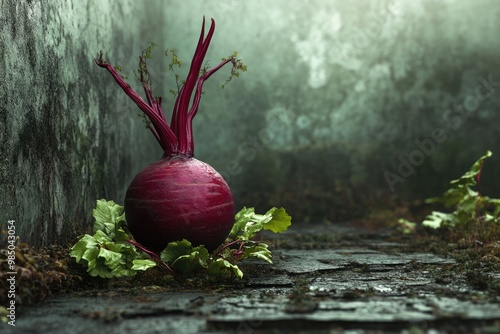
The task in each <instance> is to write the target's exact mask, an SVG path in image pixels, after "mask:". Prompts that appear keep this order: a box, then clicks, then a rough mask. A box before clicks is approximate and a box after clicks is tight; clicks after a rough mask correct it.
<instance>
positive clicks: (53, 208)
mask: <svg viewBox="0 0 500 334" xmlns="http://www.w3.org/2000/svg"><path fill="white" fill-rule="evenodd" d="M144 3H145V2H142V1H131V0H130V1H110V0H108V1H97V0H92V1H76V0H64V1H63V0H59V1H57V0H54V1H50V2H47V3H45V2H44V3H43V4H42V2H41V1H34V0H32V1H28V0H25V1H7V0H0V29H1V30H0V50H1V52H2V56H1V57H0V59H1V61H0V75H1V77H2V81H1V82H0V86H1V87H0V118H1V119H0V127H1V128H0V130H1V131H0V142H1V143H2V144H1V146H0V148H1V157H0V159H2V160H1V164H0V166H1V167H0V177H1V184H0V191H1V196H0V207H1V219H2V220H1V221H2V222H5V221H7V220H8V219H14V220H16V221H17V228H18V230H17V232H18V235H20V237H21V239H22V240H23V241H27V242H29V243H32V244H35V245H47V244H50V243H54V242H64V241H65V240H66V239H67V238H71V237H72V236H73V235H74V233H75V232H74V231H81V230H82V227H88V226H90V224H91V219H90V213H91V209H92V207H93V206H94V203H95V200H96V199H98V198H103V197H104V198H108V199H113V200H115V201H117V202H119V203H123V196H124V193H125V190H126V187H127V186H128V184H129V182H130V180H131V178H132V177H133V176H134V175H135V174H136V173H137V172H138V171H139V170H140V169H141V168H143V167H144V166H146V165H147V164H149V163H151V162H152V161H154V160H156V159H157V158H159V157H160V156H161V151H160V148H159V146H158V145H157V144H156V142H155V141H154V138H153V137H152V136H151V135H150V134H149V133H148V132H147V131H146V130H145V129H144V127H143V125H142V123H141V120H140V119H139V118H138V117H136V116H135V115H136V114H137V112H138V110H137V109H136V107H135V106H134V105H133V104H132V103H131V102H130V101H129V100H128V99H127V98H126V97H125V96H124V94H123V93H122V92H121V91H120V90H119V89H118V87H117V86H116V85H115V84H114V82H113V81H112V79H111V78H110V77H109V75H108V74H107V73H106V72H105V71H104V70H102V69H100V68H98V67H96V66H95V65H94V64H93V63H92V57H93V56H94V55H95V54H96V53H97V52H98V51H99V50H101V49H103V50H104V51H105V55H106V59H108V60H110V61H111V62H112V63H113V64H117V65H121V66H122V67H123V68H124V73H125V74H127V75H128V76H129V82H131V83H135V82H134V79H133V76H134V75H133V72H132V70H133V69H134V68H135V67H136V64H135V61H136V57H137V55H138V54H139V53H140V51H141V50H142V49H143V48H144V47H145V46H146V45H147V43H148V42H149V41H154V42H156V43H157V44H158V45H159V48H158V50H157V51H158V52H157V53H155V60H154V62H153V63H151V66H150V70H151V71H150V72H151V74H152V75H153V81H154V85H153V89H154V93H155V95H163V96H164V98H165V100H164V101H165V102H164V106H165V107H166V108H165V109H166V110H170V108H169V106H170V107H171V105H172V103H173V101H172V98H171V96H170V95H169V89H171V88H174V87H175V86H174V83H173V78H172V74H171V73H169V72H168V71H167V69H166V61H165V60H164V58H162V52H161V50H162V49H166V48H175V49H176V50H177V53H178V55H179V57H180V58H181V59H182V60H183V61H184V62H185V64H188V63H189V61H190V59H191V56H192V52H193V50H194V48H195V44H196V41H197V38H198V35H199V29H200V27H201V19H202V16H203V15H206V16H207V18H210V17H213V18H215V20H216V22H217V28H216V32H215V36H214V39H213V42H212V45H211V48H210V49H209V52H208V54H207V59H208V60H209V61H210V63H211V64H212V65H214V64H216V63H217V62H218V61H219V60H220V58H222V57H225V56H227V55H229V54H231V53H232V52H233V51H234V50H237V51H239V54H240V56H241V58H243V60H244V62H245V63H246V64H247V65H248V69H249V70H248V72H247V73H244V74H243V75H242V77H241V78H238V79H235V80H234V81H233V82H231V83H230V84H229V85H228V86H227V87H226V88H225V89H224V90H221V89H220V83H222V82H224V80H225V78H226V77H227V74H228V73H227V70H226V71H221V72H220V73H218V74H217V75H215V76H214V77H212V78H211V79H210V81H209V82H207V84H206V85H205V90H206V93H205V95H204V96H203V99H202V103H201V107H200V111H199V113H198V115H197V117H196V118H195V122H194V123H195V124H194V131H195V141H196V146H195V148H196V151H195V152H196V156H197V158H199V159H200V160H203V161H206V162H208V163H210V164H211V165H212V166H214V167H215V168H216V169H217V170H219V171H220V172H221V173H222V174H223V175H224V176H225V177H226V178H227V180H228V181H229V184H230V186H231V188H232V189H233V192H234V194H235V197H236V201H237V206H238V207H241V206H242V205H246V206H256V207H257V208H258V209H259V210H265V209H266V208H268V207H269V206H278V205H284V206H285V207H287V208H288V210H289V211H290V212H291V213H292V215H294V217H295V218H296V221H297V222H300V221H307V220H308V219H311V220H317V219H322V218H327V219H330V220H334V221H338V220H349V219H352V218H353V217H356V216H359V215H361V214H364V213H367V212H369V211H370V210H372V208H371V206H373V205H384V201H386V200H388V199H390V198H393V199H394V198H401V199H405V198H422V197H426V196H432V195H436V194H439V193H440V192H441V191H443V190H444V189H445V188H446V186H447V184H448V181H449V180H450V179H452V178H454V177H458V176H460V175H461V174H462V172H463V171H464V170H466V169H467V168H468V167H469V166H470V165H471V164H472V162H473V161H475V160H476V159H477V158H478V157H479V156H480V155H482V154H484V152H485V151H486V150H487V149H490V150H492V151H493V153H494V158H493V159H492V160H491V161H489V162H488V164H487V165H486V167H485V173H484V177H483V179H482V182H483V187H482V189H483V191H485V192H486V193H488V194H490V195H494V196H499V195H500V184H499V183H500V182H499V179H500V176H499V175H500V158H499V157H500V150H499V147H500V144H499V143H498V138H500V137H499V135H500V133H499V132H500V127H498V124H499V123H500V122H499V121H500V114H499V112H498V111H499V110H500V84H499V82H500V57H498V55H499V54H500V39H499V38H498V36H497V35H498V34H497V33H498V31H500V21H499V20H498V17H500V6H499V5H498V2H497V1H494V0H479V1H459V0H448V1H430V0H418V1H412V2H411V3H410V2H407V1H402V0H401V1H399V0H357V1H348V2H346V1H327V2H326V1H321V0H317V1H308V2H303V1H298V0H297V1H295V0H294V1H289V0H275V1H272V2H269V1H263V0H255V1H237V0H221V1H199V0H185V1H173V0H172V1H160V0H158V1H147V6H144ZM187 68H188V66H185V67H184V69H181V70H180V71H179V74H180V75H181V77H182V76H183V74H184V73H185V72H186V70H187ZM488 81H489V82H490V83H489V84H485V82H488ZM436 129H438V130H436ZM439 129H442V131H441V132H440V130H439ZM406 160H408V161H411V162H410V167H411V168H410V170H409V171H408V172H405V170H404V169H401V168H400V165H401V161H406ZM398 169H399V170H398ZM387 173H392V174H387ZM387 175H392V177H393V179H390V180H397V181H392V182H391V181H390V180H389V182H388V179H387ZM394 177H397V179H394Z"/></svg>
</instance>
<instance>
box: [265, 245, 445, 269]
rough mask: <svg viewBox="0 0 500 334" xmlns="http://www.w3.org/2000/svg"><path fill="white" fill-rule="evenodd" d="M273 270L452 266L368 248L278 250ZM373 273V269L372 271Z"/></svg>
mask: <svg viewBox="0 0 500 334" xmlns="http://www.w3.org/2000/svg"><path fill="white" fill-rule="evenodd" d="M274 258H275V259H278V260H276V261H275V267H276V269H279V270H283V271H285V272H287V273H290V274H303V273H308V272H315V271H325V270H339V269H345V268H346V267H348V266H350V265H352V264H353V263H356V264H359V265H366V266H369V267H372V268H371V269H375V268H377V267H378V268H379V269H378V270H382V271H383V270H390V269H388V268H387V267H389V266H401V265H405V264H408V263H410V262H420V263H423V264H440V265H443V264H452V263H455V261H454V260H453V259H448V258H443V257H439V256H437V255H434V254H428V253H421V254H420V253H416V254H415V253H412V254H406V253H404V254H398V255H392V254H385V253H382V252H378V251H375V250H370V249H342V250H280V251H276V252H275V255H274ZM375 270H376V269H375Z"/></svg>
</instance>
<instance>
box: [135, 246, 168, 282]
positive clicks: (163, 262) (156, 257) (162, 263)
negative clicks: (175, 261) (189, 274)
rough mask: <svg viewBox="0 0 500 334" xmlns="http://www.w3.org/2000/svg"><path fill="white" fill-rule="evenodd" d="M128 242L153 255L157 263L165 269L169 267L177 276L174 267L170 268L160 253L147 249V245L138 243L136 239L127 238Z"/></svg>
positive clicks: (150, 255)
mask: <svg viewBox="0 0 500 334" xmlns="http://www.w3.org/2000/svg"><path fill="white" fill-rule="evenodd" d="M127 242H128V243H129V244H131V245H133V246H134V247H135V248H137V249H139V250H141V251H143V252H144V253H146V254H148V255H149V257H151V258H152V259H153V260H154V261H155V262H156V263H159V264H161V265H162V266H163V267H164V268H165V269H167V270H168V271H169V272H170V273H171V274H172V276H174V277H175V276H176V275H175V272H174V271H173V270H172V268H170V267H169V266H168V264H166V263H165V261H163V260H162V259H161V257H160V256H158V254H156V253H155V252H152V251H150V250H149V249H147V248H146V247H144V246H143V245H141V244H140V243H138V242H136V241H134V240H132V239H130V240H127Z"/></svg>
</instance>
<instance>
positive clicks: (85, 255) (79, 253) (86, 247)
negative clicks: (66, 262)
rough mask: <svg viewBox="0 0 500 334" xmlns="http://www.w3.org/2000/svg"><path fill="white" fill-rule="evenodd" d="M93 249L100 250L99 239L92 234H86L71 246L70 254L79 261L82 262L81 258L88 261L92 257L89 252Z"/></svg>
mask: <svg viewBox="0 0 500 334" xmlns="http://www.w3.org/2000/svg"><path fill="white" fill-rule="evenodd" d="M93 249H96V250H98V247H97V241H96V240H95V239H94V237H92V236H91V235H88V234H85V235H84V236H83V237H81V238H80V240H78V242H77V243H76V244H74V245H73V247H71V250H70V252H69V255H70V256H72V257H74V258H75V259H76V262H77V263H80V261H81V259H84V260H87V261H88V259H89V258H91V257H92V256H91V255H89V252H92V250H93Z"/></svg>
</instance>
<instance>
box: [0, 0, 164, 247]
mask: <svg viewBox="0 0 500 334" xmlns="http://www.w3.org/2000/svg"><path fill="white" fill-rule="evenodd" d="M153 3H154V2H152V4H153ZM152 22H155V23H156V24H158V25H159V26H161V25H163V16H162V15H161V13H159V12H157V11H154V10H149V11H148V10H147V9H145V8H143V7H142V6H141V5H140V2H139V1H77V0H60V1H57V0H54V1H47V2H46V1H13V0H2V1H0V54H1V56H0V76H1V82H0V142H1V146H0V149H1V154H0V159H1V161H0V166H1V167H0V180H1V182H0V193H1V195H0V212H1V223H0V225H2V227H3V224H4V222H6V221H7V220H15V221H16V232H17V235H19V237H20V239H21V241H23V242H29V243H30V244H33V245H36V246H41V245H48V244H51V243H56V242H59V243H62V242H64V241H65V240H67V238H70V237H74V233H75V232H74V230H79V231H81V230H82V228H83V227H86V226H90V223H91V220H90V215H91V211H92V208H93V207H94V205H95V201H96V199H99V198H103V197H104V198H110V199H114V200H116V201H117V202H120V203H122V202H123V196H124V191H125V189H126V187H127V186H128V184H129V182H130V180H131V177H133V175H134V174H135V173H136V172H137V170H139V169H140V168H142V167H144V166H145V165H147V163H148V162H151V161H152V160H153V159H154V157H159V156H161V152H159V151H158V150H157V144H156V143H155V142H154V139H152V138H150V135H149V134H148V133H146V131H144V127H143V125H142V124H141V122H140V120H138V118H137V117H136V116H135V114H137V111H136V109H135V108H133V106H132V105H131V104H130V103H129V101H128V100H127V99H126V98H125V96H123V93H122V92H121V91H119V90H118V89H117V87H116V86H115V85H114V83H113V81H112V79H111V78H110V77H109V75H108V74H107V73H106V72H105V71H104V70H102V69H100V68H98V67H97V66H96V65H94V64H93V58H94V57H95V55H96V54H97V52H98V51H99V50H104V51H105V53H106V58H107V59H111V60H115V61H117V62H119V63H120V65H122V66H123V67H129V68H133V67H132V66H134V67H135V66H136V64H134V63H135V55H137V54H138V53H139V52H140V50H141V49H142V48H143V47H144V46H145V44H144V43H145V42H144V36H146V35H147V36H150V37H148V38H151V39H156V40H159V39H161V38H162V36H161V35H160V33H161V32H160V31H157V30H154V28H153V27H151V24H152ZM131 55H134V59H132V58H131ZM118 60H119V61H118ZM110 79H111V80H110ZM0 239H3V238H0ZM2 241H3V240H2Z"/></svg>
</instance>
